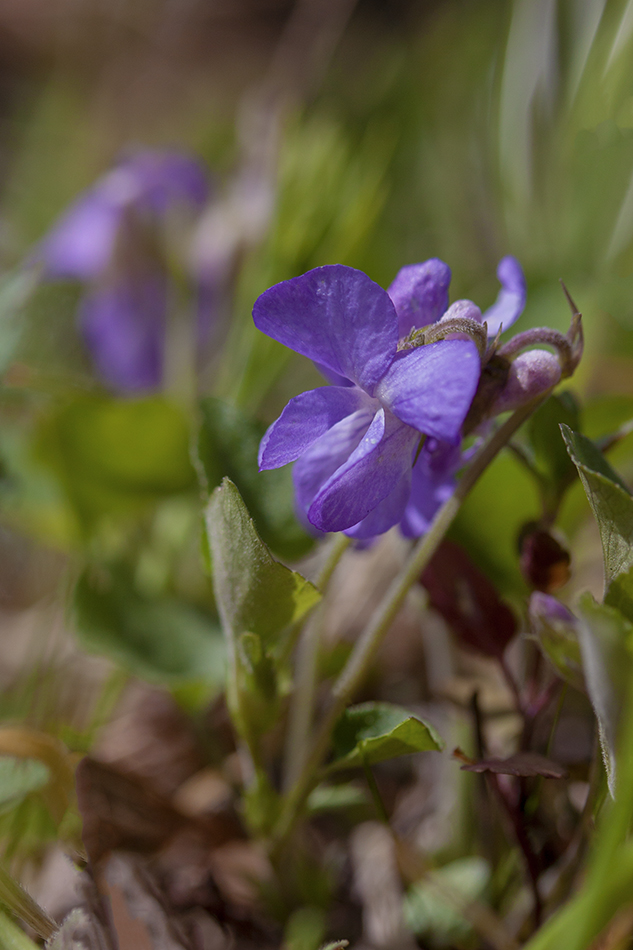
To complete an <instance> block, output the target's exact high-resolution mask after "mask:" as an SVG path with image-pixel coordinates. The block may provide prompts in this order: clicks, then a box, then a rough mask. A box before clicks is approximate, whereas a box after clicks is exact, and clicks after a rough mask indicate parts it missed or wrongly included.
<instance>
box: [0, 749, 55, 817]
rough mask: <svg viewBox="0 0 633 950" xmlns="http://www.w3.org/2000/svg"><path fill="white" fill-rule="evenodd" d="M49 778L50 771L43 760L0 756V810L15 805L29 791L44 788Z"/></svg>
mask: <svg viewBox="0 0 633 950" xmlns="http://www.w3.org/2000/svg"><path fill="white" fill-rule="evenodd" d="M49 780H50V772H49V770H48V769H47V767H46V766H45V765H44V763H43V762H39V761H37V760H36V759H16V758H13V756H8V755H3V756H1V757H0V811H6V810H8V809H10V808H13V806H14V805H17V804H18V803H19V802H20V801H22V799H23V798H26V796H27V795H29V794H30V793H31V792H36V791H38V790H39V789H40V788H44V787H45V786H46V785H47V784H48V782H49Z"/></svg>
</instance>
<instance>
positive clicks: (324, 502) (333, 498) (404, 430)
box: [308, 409, 419, 531]
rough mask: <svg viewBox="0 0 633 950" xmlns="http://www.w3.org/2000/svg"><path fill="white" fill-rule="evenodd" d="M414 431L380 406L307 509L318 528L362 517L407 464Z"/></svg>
mask: <svg viewBox="0 0 633 950" xmlns="http://www.w3.org/2000/svg"><path fill="white" fill-rule="evenodd" d="M418 439H419V435H418V433H417V432H416V431H415V430H414V429H411V428H410V427H409V426H405V425H403V424H402V423H401V422H400V421H399V420H398V419H396V417H395V416H393V415H392V414H391V413H390V412H385V410H384V409H380V410H379V412H377V413H376V415H375V416H374V419H373V421H372V423H371V425H370V426H369V429H368V430H367V432H366V433H365V435H364V437H363V438H362V440H361V441H360V443H359V444H358V446H357V448H356V449H355V450H354V451H353V452H352V454H351V455H350V456H349V458H348V459H347V461H346V462H345V463H344V464H343V465H341V466H340V468H338V469H337V470H336V471H335V472H334V473H333V475H331V477H330V478H328V480H327V481H326V482H325V484H324V485H323V486H322V488H321V489H320V491H319V493H318V494H317V496H316V498H315V499H314V501H313V502H312V504H311V505H310V508H309V510H308V520H309V521H310V522H311V524H313V525H314V526H315V527H316V528H318V529H319V530H320V531H343V530H344V529H345V528H351V527H353V526H354V525H356V524H358V522H359V521H362V520H363V518H365V517H366V516H367V515H368V514H369V513H370V512H371V511H373V510H374V508H376V507H377V506H378V505H379V504H380V502H381V501H383V499H385V498H386V497H387V495H389V494H390V493H391V492H392V491H393V490H394V488H395V487H396V486H397V485H398V483H399V481H400V479H401V478H402V476H403V475H404V474H405V473H406V471H407V470H408V469H410V468H411V461H412V455H413V451H414V449H415V445H416V443H417V441H418Z"/></svg>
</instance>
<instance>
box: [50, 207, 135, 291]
mask: <svg viewBox="0 0 633 950" xmlns="http://www.w3.org/2000/svg"><path fill="white" fill-rule="evenodd" d="M120 220H121V208H118V207H115V206H113V205H112V204H111V202H109V201H108V200H107V199H106V198H105V197H104V195H102V194H101V193H100V192H98V191H90V192H88V193H87V194H86V195H84V197H83V198H80V199H79V200H78V201H76V202H75V204H73V205H71V207H70V208H69V210H68V211H67V212H66V214H65V215H64V216H63V217H62V218H61V220H60V221H59V222H58V224H57V225H56V226H55V227H54V228H53V230H52V231H51V232H50V233H49V234H48V235H47V237H46V238H44V241H43V242H42V243H41V244H40V246H39V248H38V250H37V252H36V253H37V257H38V259H39V260H42V261H43V262H44V266H45V273H46V276H48V277H71V278H72V277H74V278H77V279H78V280H90V279H91V278H94V277H97V276H98V275H99V274H100V273H101V272H102V271H103V270H105V268H106V267H107V265H108V262H109V261H110V257H111V255H112V252H113V249H114V241H115V238H116V233H117V229H118V227H119V223H120Z"/></svg>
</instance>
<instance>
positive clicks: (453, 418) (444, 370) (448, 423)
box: [376, 340, 481, 443]
mask: <svg viewBox="0 0 633 950" xmlns="http://www.w3.org/2000/svg"><path fill="white" fill-rule="evenodd" d="M480 369H481V367H480V363H479V355H478V353H477V347H476V346H475V344H474V343H472V342H471V341H470V340H439V341H438V342H437V343H430V344H429V345H428V346H420V347H417V348H416V349H413V350H402V351H401V352H400V353H398V356H397V357H396V359H395V360H394V361H393V363H392V365H391V366H390V368H389V369H388V371H387V372H386V373H385V376H384V377H383V379H382V380H381V381H380V384H379V386H378V387H377V389H376V395H377V396H378V398H379V399H380V401H381V402H382V403H384V404H385V405H387V406H388V407H389V408H390V409H391V411H392V412H393V413H394V415H396V416H397V417H398V418H399V419H401V420H402V422H405V423H406V424H407V425H409V426H413V428H414V429H417V430H418V431H419V432H425V433H426V434H427V435H430V436H434V437H435V438H436V439H440V440H442V441H444V442H451V443H455V442H456V441H458V440H459V431H460V429H461V427H462V423H463V421H464V419H465V417H466V413H467V412H468V409H469V407H470V404H471V402H472V398H473V396H474V395H475V390H476V388H477V382H478V381H479V373H480Z"/></svg>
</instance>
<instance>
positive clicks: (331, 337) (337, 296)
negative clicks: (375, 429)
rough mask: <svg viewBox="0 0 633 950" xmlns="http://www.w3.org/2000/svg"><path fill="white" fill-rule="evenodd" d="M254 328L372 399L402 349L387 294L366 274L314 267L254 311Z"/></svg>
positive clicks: (269, 294)
mask: <svg viewBox="0 0 633 950" xmlns="http://www.w3.org/2000/svg"><path fill="white" fill-rule="evenodd" d="M253 319H254V321H255V325H256V326H257V327H258V328H259V329H260V330H262V331H263V332H264V333H267V334H268V335H269V336H271V337H273V339H275V340H279V342H280V343H283V344H284V345H285V346H288V347H290V349H292V350H296V352H297V353H302V354H303V355H304V356H308V357H309V358H310V359H313V360H315V361H316V362H318V363H322V364H323V365H324V366H326V367H327V368H328V369H330V370H333V371H334V372H335V373H337V374H338V375H340V376H345V377H346V378H347V379H351V380H353V381H354V382H355V383H357V384H358V385H359V386H360V387H361V388H362V389H364V390H365V391H366V392H368V393H369V394H370V395H373V391H374V388H375V386H376V383H377V382H378V380H379V379H380V378H381V376H383V374H384V373H385V371H386V369H387V368H388V366H389V364H390V363H391V361H392V359H393V357H394V354H395V352H396V349H397V345H398V326H397V317H396V312H395V309H394V306H393V303H392V302H391V299H390V297H389V295H388V294H387V292H386V291H385V290H383V289H382V287H379V286H378V284H376V283H374V281H373V280H370V278H369V277H367V275H366V274H363V273H362V271H359V270H355V269H354V268H352V267H344V266H343V265H341V264H332V265H326V266H325V267H316V268H315V269H314V270H311V271H308V273H307V274H303V275H302V276H301V277H294V278H293V279H292V280H285V281H283V282H282V283H280V284H276V285H275V286H274V287H271V288H270V290H267V291H266V292H265V293H263V294H262V295H261V297H259V298H258V299H257V300H256V301H255V306H254V308H253Z"/></svg>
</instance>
